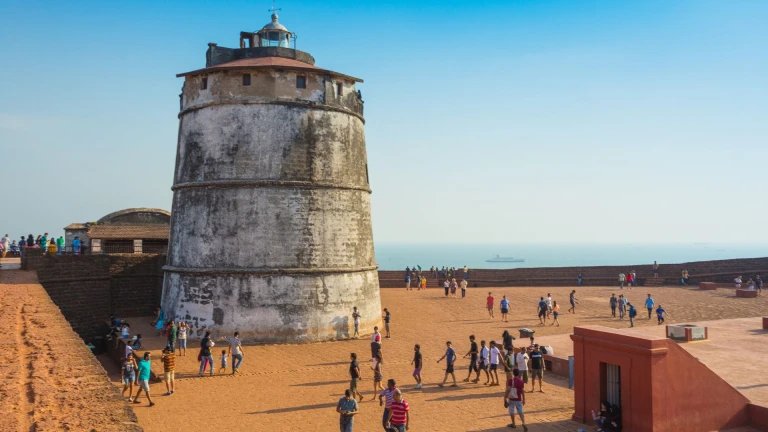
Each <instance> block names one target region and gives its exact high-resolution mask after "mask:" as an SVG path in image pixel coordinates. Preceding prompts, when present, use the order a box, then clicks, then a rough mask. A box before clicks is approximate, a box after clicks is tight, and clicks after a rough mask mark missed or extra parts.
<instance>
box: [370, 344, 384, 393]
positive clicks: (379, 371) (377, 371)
mask: <svg viewBox="0 0 768 432" xmlns="http://www.w3.org/2000/svg"><path fill="white" fill-rule="evenodd" d="M371 370H372V371H373V398H371V400H374V399H376V392H377V391H379V390H384V387H382V385H381V381H382V380H383V379H384V357H382V356H381V353H380V352H378V353H376V358H374V359H373V366H371Z"/></svg>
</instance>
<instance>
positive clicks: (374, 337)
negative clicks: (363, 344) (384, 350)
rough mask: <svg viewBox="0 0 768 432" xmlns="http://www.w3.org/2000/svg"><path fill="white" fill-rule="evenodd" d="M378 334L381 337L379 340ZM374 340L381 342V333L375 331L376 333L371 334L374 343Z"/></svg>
mask: <svg viewBox="0 0 768 432" xmlns="http://www.w3.org/2000/svg"><path fill="white" fill-rule="evenodd" d="M376 336H378V337H379V340H376ZM374 342H381V333H379V332H374V333H373V334H372V335H371V343H374Z"/></svg>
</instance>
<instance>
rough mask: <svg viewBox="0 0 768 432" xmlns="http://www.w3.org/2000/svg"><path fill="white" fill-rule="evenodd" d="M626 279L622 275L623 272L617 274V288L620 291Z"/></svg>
mask: <svg viewBox="0 0 768 432" xmlns="http://www.w3.org/2000/svg"><path fill="white" fill-rule="evenodd" d="M626 279H627V277H626V276H625V275H624V272H620V273H619V287H620V289H624V282H625V281H626Z"/></svg>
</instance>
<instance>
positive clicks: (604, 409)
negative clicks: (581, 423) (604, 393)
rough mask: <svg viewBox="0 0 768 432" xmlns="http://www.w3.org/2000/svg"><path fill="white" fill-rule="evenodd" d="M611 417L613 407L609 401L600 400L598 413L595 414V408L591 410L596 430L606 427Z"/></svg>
mask: <svg viewBox="0 0 768 432" xmlns="http://www.w3.org/2000/svg"><path fill="white" fill-rule="evenodd" d="M611 418H613V408H612V407H611V404H610V402H607V401H603V402H600V413H599V414H598V415H595V410H592V420H593V421H594V422H595V426H597V429H598V430H603V429H604V428H607V427H608V425H609V424H610V423H609V419H611Z"/></svg>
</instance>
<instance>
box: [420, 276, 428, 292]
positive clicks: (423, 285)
mask: <svg viewBox="0 0 768 432" xmlns="http://www.w3.org/2000/svg"><path fill="white" fill-rule="evenodd" d="M421 289H422V290H425V289H427V277H426V276H422V277H421Z"/></svg>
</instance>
